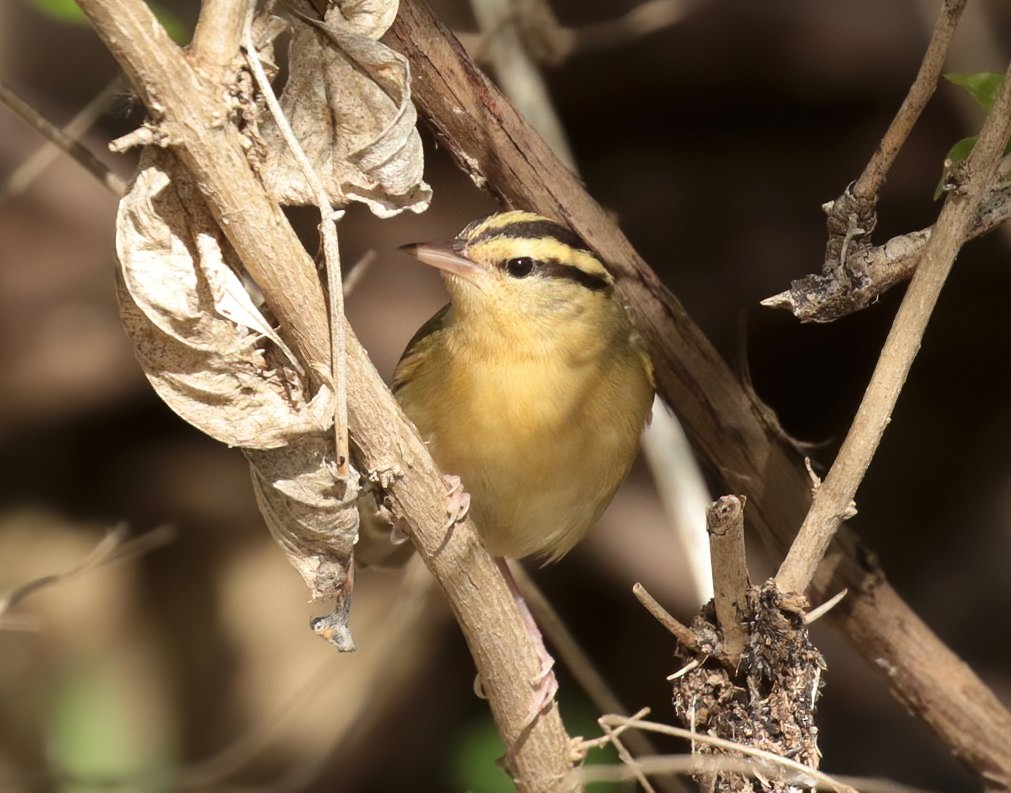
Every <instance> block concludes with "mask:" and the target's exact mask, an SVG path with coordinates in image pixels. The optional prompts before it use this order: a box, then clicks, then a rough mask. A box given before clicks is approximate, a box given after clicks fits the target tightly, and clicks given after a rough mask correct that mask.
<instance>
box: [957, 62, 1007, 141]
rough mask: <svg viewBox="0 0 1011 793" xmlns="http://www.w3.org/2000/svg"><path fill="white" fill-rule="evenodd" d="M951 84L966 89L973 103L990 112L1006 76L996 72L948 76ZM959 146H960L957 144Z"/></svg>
mask: <svg viewBox="0 0 1011 793" xmlns="http://www.w3.org/2000/svg"><path fill="white" fill-rule="evenodd" d="M944 79H945V80H947V81H948V82H949V83H952V84H954V85H957V86H958V87H959V88H964V89H965V90H966V93H968V94H969V96H971V97H972V99H973V101H974V102H975V103H976V104H977V105H979V106H980V107H981V108H983V109H984V110H990V108H992V107H993V103H994V102H996V101H997V93H998V92H999V91H1000V87H1001V83H1003V81H1004V75H1003V74H998V73H996V72H976V73H975V74H946V75H944ZM955 145H958V144H955Z"/></svg>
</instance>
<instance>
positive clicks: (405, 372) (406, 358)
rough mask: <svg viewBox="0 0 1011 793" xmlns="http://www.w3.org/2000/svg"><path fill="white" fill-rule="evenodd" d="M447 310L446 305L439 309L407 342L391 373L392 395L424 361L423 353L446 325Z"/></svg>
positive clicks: (435, 341)
mask: <svg viewBox="0 0 1011 793" xmlns="http://www.w3.org/2000/svg"><path fill="white" fill-rule="evenodd" d="M449 309H450V304H448V303H447V304H446V305H444V306H443V307H442V308H440V309H439V310H438V311H437V312H436V314H435V315H434V316H433V317H432V318H431V319H430V320H428V322H426V323H425V324H424V325H422V326H421V327H420V328H418V332H417V333H415V334H414V336H413V337H412V338H411V340H410V341H409V342H407V347H406V349H405V350H404V354H403V355H401V356H400V361H399V362H398V363H397V368H396V369H395V370H394V371H393V393H394V394H396V393H397V391H399V390H400V389H401V388H402V387H403V386H404V385H405V384H407V383H409V382H410V380H411V378H412V377H413V376H414V372H415V370H416V369H417V367H418V365H419V364H420V363H421V361H422V360H424V358H425V352H426V351H427V350H429V349H431V347H432V345H433V344H435V343H437V341H438V338H439V334H441V333H442V331H443V328H444V327H445V325H446V316H447V314H449Z"/></svg>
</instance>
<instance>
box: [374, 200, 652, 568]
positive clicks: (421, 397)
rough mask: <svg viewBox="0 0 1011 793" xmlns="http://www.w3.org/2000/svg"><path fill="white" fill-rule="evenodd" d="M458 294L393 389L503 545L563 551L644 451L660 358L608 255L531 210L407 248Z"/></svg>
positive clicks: (525, 551) (499, 551)
mask: <svg viewBox="0 0 1011 793" xmlns="http://www.w3.org/2000/svg"><path fill="white" fill-rule="evenodd" d="M405 250H407V251H408V252H409V253H412V254H413V255H415V256H417V257H418V258H419V259H420V260H422V261H423V262H425V263H427V264H431V265H433V266H435V267H438V268H440V269H441V270H442V271H443V273H444V275H445V280H446V285H447V288H448V290H449V293H450V298H451V303H450V304H449V305H448V306H446V307H445V308H444V309H443V310H442V311H440V312H439V313H438V314H436V315H435V316H434V317H432V319H431V320H429V322H428V323H427V324H426V325H425V326H424V327H423V328H422V329H421V330H420V331H419V332H418V334H417V335H416V336H415V338H414V339H413V340H412V341H411V343H410V344H409V345H408V348H407V350H406V352H405V353H404V355H403V358H402V359H401V361H400V363H399V364H398V366H397V369H396V372H395V374H394V392H395V393H396V395H397V398H398V399H399V401H400V404H401V405H402V406H403V408H404V411H405V412H406V413H407V415H408V417H409V418H410V419H411V420H412V421H413V422H414V424H415V426H416V427H417V428H418V431H419V432H420V433H421V436H422V438H424V440H425V441H426V442H427V443H428V446H429V450H430V451H431V453H432V456H433V458H434V459H435V461H436V462H437V463H438V464H439V466H440V468H442V470H443V471H444V472H445V473H447V474H456V475H458V476H459V477H460V479H461V480H462V482H463V486H464V488H466V490H467V491H468V492H469V493H470V494H471V497H472V500H471V506H470V514H471V515H472V516H473V518H474V520H475V522H476V524H477V527H478V529H479V530H480V532H481V535H482V537H483V539H484V541H485V544H486V546H487V547H488V550H489V551H490V552H491V553H493V554H495V555H497V556H508V557H513V558H519V557H523V556H530V555H536V556H540V557H543V558H545V559H546V560H549V561H550V560H554V559H557V558H559V557H560V556H562V555H563V554H565V553H566V552H568V551H569V550H570V549H571V548H572V547H573V546H574V545H575V544H576V543H577V542H579V540H581V539H582V538H583V536H584V535H585V534H586V532H587V531H588V530H589V529H590V527H591V526H592V525H593V524H594V523H595V522H596V520H597V518H598V517H600V513H601V512H603V511H604V508H605V507H606V506H607V505H608V503H610V501H611V497H612V496H613V495H614V491H615V490H616V489H617V487H618V485H619V484H620V483H621V481H622V480H623V479H624V478H625V475H626V474H627V473H628V469H629V467H630V466H631V464H632V461H633V459H634V457H635V453H636V447H637V443H638V439H639V434H640V432H641V431H642V428H643V426H644V425H645V423H646V421H647V419H648V416H649V411H650V405H651V402H652V395H653V378H652V367H651V365H650V362H649V358H648V357H647V355H646V352H645V349H644V347H643V344H642V341H641V339H640V338H639V336H638V334H637V333H636V332H635V330H634V329H633V328H632V325H631V323H630V322H629V320H628V317H627V316H626V314H625V310H624V308H623V307H622V305H621V302H620V300H619V298H618V295H617V294H616V292H615V290H614V286H613V284H614V281H613V278H612V277H611V275H610V274H609V273H608V272H607V270H606V269H605V268H604V266H603V265H602V264H601V263H600V261H599V259H598V258H597V257H596V256H595V255H594V254H593V253H592V252H591V251H590V250H589V249H588V248H587V247H586V245H585V244H584V243H583V242H582V241H581V240H580V239H579V237H577V236H576V235H575V234H574V233H573V232H572V231H571V230H569V229H568V228H567V227H565V226H563V225H561V224H558V223H555V222H554V221H551V220H548V219H546V218H543V217H540V216H538V215H533V214H531V213H528V212H506V213H503V214H499V215H493V216H491V217H489V218H486V219H485V220H482V221H479V222H477V223H474V224H471V225H470V226H468V227H467V228H466V229H464V230H463V231H462V232H461V233H460V235H459V236H458V237H457V238H456V239H455V240H452V241H451V242H448V243H428V244H421V245H413V246H405Z"/></svg>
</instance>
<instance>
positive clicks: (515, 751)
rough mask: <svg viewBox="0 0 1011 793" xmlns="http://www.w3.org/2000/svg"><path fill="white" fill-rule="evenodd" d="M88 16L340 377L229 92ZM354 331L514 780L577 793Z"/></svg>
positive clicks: (464, 541)
mask: <svg viewBox="0 0 1011 793" xmlns="http://www.w3.org/2000/svg"><path fill="white" fill-rule="evenodd" d="M80 5H81V7H82V9H83V10H84V11H85V13H86V14H87V15H88V17H89V19H90V20H91V22H92V25H93V26H94V27H95V30H96V31H97V32H98V34H99V36H100V37H101V38H102V40H103V41H104V42H105V44H106V46H107V47H108V48H109V50H110V52H111V53H112V54H113V55H114V57H115V58H116V59H117V60H118V61H119V62H120V64H121V65H122V67H123V69H124V71H125V72H126V73H127V76H128V77H129V78H130V80H131V82H132V83H133V84H134V86H135V88H136V89H137V91H138V94H139V95H140V97H141V99H142V100H143V101H144V102H145V104H146V105H147V107H148V108H149V110H151V112H152V113H153V114H154V115H155V121H156V122H158V131H159V135H160V136H161V138H162V139H163V140H164V141H166V142H168V143H170V144H171V145H173V147H174V148H173V151H174V152H175V153H176V155H177V156H178V157H179V159H180V160H181V161H182V163H183V164H184V165H186V167H187V168H189V170H190V171H191V172H192V173H193V175H194V177H195V179H196V181H197V183H198V185H199V187H200V190H201V192H202V194H203V196H204V198H205V199H206V201H207V205H208V208H209V210H210V211H211V213H212V214H213V215H214V217H215V219H216V220H217V221H218V223H219V224H220V225H221V228H222V230H223V232H224V233H225V235H226V236H227V237H228V240H229V242H230V243H231V244H232V247H233V248H235V250H236V252H237V254H238V255H239V257H240V258H241V260H242V262H243V265H244V266H245V267H246V269H247V270H248V271H249V273H250V274H251V275H252V276H253V278H254V279H255V280H256V282H257V284H258V285H259V287H260V289H261V290H262V292H263V294H264V297H265V298H266V300H267V302H268V304H269V305H270V306H271V309H272V310H273V312H274V314H275V316H277V317H278V319H279V321H280V324H281V333H282V335H283V336H284V337H285V338H286V340H287V341H288V342H289V345H290V346H292V347H293V349H295V350H296V352H297V354H298V355H299V356H300V358H301V359H302V360H303V361H304V362H305V364H306V368H307V370H309V371H312V372H316V373H317V377H318V373H320V372H325V371H327V370H328V368H329V365H330V350H329V347H330V345H329V339H328V334H327V318H326V308H325V304H324V300H323V294H322V289H321V287H320V284H319V281H318V278H317V276H316V272H315V267H314V266H313V262H312V259H311V258H310V257H309V255H308V254H307V253H306V251H305V250H304V249H303V248H302V246H301V244H300V243H299V240H298V237H297V236H296V235H295V233H294V231H293V230H292V229H291V227H290V225H289V224H288V222H287V220H286V218H285V216H284V214H283V212H282V211H281V209H280V207H279V206H278V205H277V204H276V203H275V202H274V201H273V199H271V198H270V197H269V196H267V195H266V193H265V192H264V190H263V186H262V184H261V183H260V181H259V180H258V179H257V178H256V176H255V174H254V173H253V171H252V169H251V168H250V166H249V164H248V162H247V161H246V158H245V155H244V153H243V148H242V141H241V140H240V137H239V134H238V132H237V131H236V130H235V129H234V128H232V127H231V126H230V125H228V124H221V123H212V122H214V120H215V119H220V118H221V115H220V114H221V107H220V100H219V95H220V93H221V91H220V87H219V86H218V85H216V84H214V83H210V82H208V81H207V80H206V79H204V78H203V77H202V76H201V75H199V74H198V73H197V72H196V71H195V70H194V69H193V68H192V66H191V65H190V63H189V61H188V60H187V59H186V58H185V57H184V55H183V53H182V52H181V51H180V50H179V49H178V47H176V46H175V44H173V43H172V41H171V40H169V38H168V36H167V35H166V34H165V32H164V30H162V28H161V26H160V25H159V24H158V22H157V20H156V19H155V18H154V16H153V15H152V14H151V12H150V10H149V9H148V7H147V6H146V5H145V4H144V3H143V2H141V0H81V2H80ZM345 334H346V339H347V357H348V413H349V416H348V419H349V422H348V423H349V429H350V434H351V440H352V442H353V443H354V444H355V446H356V447H357V450H358V452H359V458H360V460H361V462H362V467H363V468H364V469H367V470H368V471H369V472H370V473H371V474H372V475H373V476H375V478H376V479H377V480H379V479H382V480H383V481H384V483H385V484H386V485H387V488H386V493H387V496H388V498H389V502H390V507H391V509H392V511H393V513H394V514H395V515H396V516H398V517H401V518H402V519H403V520H404V525H405V527H406V529H407V531H408V532H409V534H410V536H411V539H412V541H413V542H414V544H415V547H416V548H417V550H418V553H419V555H420V556H421V558H422V559H423V560H424V561H425V563H426V565H427V566H428V567H429V569H430V570H431V571H432V573H433V575H434V576H435V577H436V579H437V580H438V581H439V583H440V585H441V587H442V588H443V590H444V591H445V592H446V595H447V598H448V599H449V602H450V605H451V607H452V609H453V611H454V614H455V615H456V618H457V621H458V622H459V623H460V626H461V628H462V629H463V632H464V636H465V637H466V639H467V642H468V645H469V646H470V649H471V653H472V655H473V657H474V662H475V664H476V666H477V669H478V673H479V674H480V675H481V678H482V680H483V681H484V690H485V692H486V694H487V695H488V698H489V704H490V705H491V710H492V713H493V715H494V717H495V721H496V724H497V725H498V728H499V732H500V734H501V736H502V739H503V742H504V743H505V745H506V747H507V765H508V767H509V770H510V772H511V773H512V774H513V775H514V777H515V778H516V780H517V784H518V786H519V787H520V788H521V789H522V790H574V789H578V782H577V781H576V780H575V779H574V778H572V777H571V775H570V774H569V770H570V768H569V760H568V758H569V737H568V735H567V734H566V733H565V730H564V728H563V726H562V723H561V719H560V717H559V715H558V707H557V704H554V703H552V704H551V706H550V707H548V708H547V709H546V710H545V711H544V712H542V713H541V714H540V715H539V716H538V718H536V719H535V720H534V721H533V722H532V723H531V721H530V718H529V715H530V700H531V689H530V685H529V681H531V680H534V679H536V678H537V675H538V672H539V671H540V662H539V659H538V656H537V651H536V649H535V648H534V647H533V646H532V644H531V643H530V641H529V639H528V637H527V632H526V628H525V626H524V624H523V621H522V619H521V617H520V614H519V611H518V609H517V607H516V604H515V602H514V600H513V597H512V595H511V593H510V592H509V590H508V588H507V587H506V585H505V582H504V581H503V580H502V576H501V574H500V573H499V571H498V569H497V568H496V566H495V564H494V563H493V562H492V560H491V558H490V557H489V556H488V554H487V552H486V551H485V550H484V548H483V546H482V545H481V542H480V540H479V538H478V536H477V533H476V531H475V529H474V526H473V523H472V522H471V521H469V520H464V521H462V522H460V523H458V524H456V525H455V526H454V528H453V531H452V532H450V533H449V535H448V536H447V534H446V532H445V531H444V530H443V527H444V525H445V519H446V490H445V487H444V485H443V483H442V479H441V477H440V475H439V471H438V469H437V468H436V467H435V465H434V463H433V462H432V459H431V456H430V455H429V454H428V451H427V450H426V449H425V446H424V444H422V442H421V440H420V439H419V438H418V436H417V434H416V433H415V432H414V431H413V430H412V429H411V427H410V425H409V424H408V423H407V420H406V419H405V418H404V416H403V413H402V412H401V411H400V409H399V407H398V406H397V404H396V402H395V401H394V399H393V397H392V395H391V394H390V392H389V390H388V389H387V388H386V386H385V385H384V384H383V382H382V380H381V379H380V377H379V375H378V374H377V373H376V371H375V369H374V368H373V367H372V365H371V363H370V362H369V360H368V356H367V355H366V353H365V351H364V350H363V349H362V347H361V344H360V343H359V342H358V340H357V338H356V337H355V336H354V334H353V332H352V331H351V330H350V328H348V327H347V326H345Z"/></svg>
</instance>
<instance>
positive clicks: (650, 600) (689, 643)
mask: <svg viewBox="0 0 1011 793" xmlns="http://www.w3.org/2000/svg"><path fill="white" fill-rule="evenodd" d="M632 594H633V595H635V597H636V599H637V600H638V601H639V602H640V603H642V605H643V606H645V607H646V611H648V612H649V613H650V614H652V615H653V616H654V617H656V619H657V621H658V622H659V623H660V624H661V625H663V626H664V627H665V628H666V629H667V630H669V631H670V632H671V633H672V634H674V638H675V639H677V640H678V642H680V643H681V644H683V645H684V646H685V647H687V648H688V649H689V650H691V651H692V652H693V653H698V652H699V642H698V639H696V638H695V634H694V633H692V630H691V628H688V627H686V626H684V625H682V624H681V623H680V622H678V621H677V620H676V619H674V617H673V616H671V614H670V612H669V611H667V609H665V608H664V607H663V606H661V605H660V604H659V603H658V602H657V600H656V598H654V597H653V596H652V595H651V594H650V593H649V592H647V591H646V587H644V586H643V585H642V584H635V585H634V586H633V587H632Z"/></svg>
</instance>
